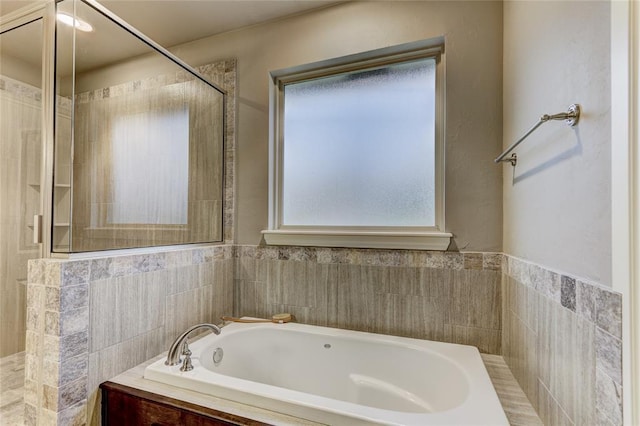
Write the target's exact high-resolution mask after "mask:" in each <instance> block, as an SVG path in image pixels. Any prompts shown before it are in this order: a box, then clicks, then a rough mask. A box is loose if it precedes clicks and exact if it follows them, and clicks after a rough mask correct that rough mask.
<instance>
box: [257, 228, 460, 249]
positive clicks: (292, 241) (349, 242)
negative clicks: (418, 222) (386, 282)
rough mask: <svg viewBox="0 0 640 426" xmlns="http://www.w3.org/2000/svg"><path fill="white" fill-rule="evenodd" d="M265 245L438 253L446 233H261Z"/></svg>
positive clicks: (448, 238)
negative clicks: (429, 251)
mask: <svg viewBox="0 0 640 426" xmlns="http://www.w3.org/2000/svg"><path fill="white" fill-rule="evenodd" d="M262 235H263V236H264V240H265V242H266V243H267V244H268V245H274V246H312V247H350V248H351V247H352V248H387V249H410V250H440V251H444V250H446V249H447V247H449V243H450V242H451V237H452V234H450V233H448V232H379V231H344V232H340V231H292V230H286V231H285V230H266V231H262Z"/></svg>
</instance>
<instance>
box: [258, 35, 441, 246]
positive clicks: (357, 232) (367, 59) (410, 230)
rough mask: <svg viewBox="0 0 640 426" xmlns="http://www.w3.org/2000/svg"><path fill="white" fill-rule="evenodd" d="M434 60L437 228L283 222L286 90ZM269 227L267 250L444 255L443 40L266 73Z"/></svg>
mask: <svg viewBox="0 0 640 426" xmlns="http://www.w3.org/2000/svg"><path fill="white" fill-rule="evenodd" d="M428 58H433V59H435V61H436V77H435V78H436V92H435V98H436V99H435V104H436V105H435V115H436V116H435V157H434V159H435V164H434V166H435V188H434V189H435V191H434V192H435V206H434V210H435V211H434V213H435V225H434V226H293V225H284V224H283V223H282V206H281V202H282V184H283V152H284V149H283V147H284V132H283V131H282V130H283V128H284V125H283V123H284V87H285V85H287V84H291V83H298V82H302V81H308V80H312V79H317V78H322V77H328V76H333V75H339V74H346V73H351V72H357V71H364V70H370V69H375V68H382V67H385V66H388V65H393V64H397V63H403V62H409V61H412V60H420V59H428ZM269 74H270V75H269V77H270V93H269V98H270V105H269V118H270V123H269V126H270V128H269V227H268V229H267V230H264V231H262V235H263V237H264V239H265V242H266V243H267V244H268V245H298V246H319V247H354V248H392V249H426V250H446V249H447V247H448V246H449V244H450V241H451V237H452V234H451V233H448V232H445V187H444V170H445V168H444V161H445V155H444V133H445V132H444V130H445V57H444V38H443V37H437V38H435V39H429V40H422V41H418V42H413V43H407V44H403V45H399V46H393V47H388V48H383V49H377V50H373V51H369V52H364V53H359V54H355V55H349V56H344V57H340V58H336V59H330V60H326V61H320V62H315V63H311V64H307V65H302V66H297V67H292V68H286V69H281V70H277V71H272V72H270V73H269Z"/></svg>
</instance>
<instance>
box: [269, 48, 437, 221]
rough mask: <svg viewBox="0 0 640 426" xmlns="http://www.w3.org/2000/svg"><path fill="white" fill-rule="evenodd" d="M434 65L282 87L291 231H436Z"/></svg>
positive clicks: (285, 216)
mask: <svg viewBox="0 0 640 426" xmlns="http://www.w3.org/2000/svg"><path fill="white" fill-rule="evenodd" d="M435 107H436V60H435V59H434V58H426V59H421V60H416V61H412V62H406V63H399V64H393V65H389V66H385V67H382V68H375V69H368V70H363V71H358V72H351V73H347V74H339V75H333V76H329V77H323V78H317V79H312V80H308V81H302V82H294V83H288V84H286V85H285V86H284V117H283V127H284V129H283V135H284V137H283V145H282V146H283V153H282V156H283V157H282V161H283V167H282V200H281V202H282V204H281V205H282V210H281V214H282V217H281V220H282V224H283V225H285V226H334V227H335V226H375V227H387V226H390V227H397V226H401V227H429V226H435V224H436V223H435V221H436V218H435V211H436V208H435V202H436V199H435Z"/></svg>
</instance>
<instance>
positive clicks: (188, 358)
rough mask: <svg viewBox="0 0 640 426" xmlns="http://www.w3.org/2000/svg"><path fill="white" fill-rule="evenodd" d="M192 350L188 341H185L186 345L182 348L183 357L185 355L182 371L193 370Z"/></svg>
mask: <svg viewBox="0 0 640 426" xmlns="http://www.w3.org/2000/svg"><path fill="white" fill-rule="evenodd" d="M191 353H192V352H191V349H189V344H188V343H187V341H186V340H185V341H184V345H183V346H182V355H184V361H182V366H181V367H180V371H191V370H193V364H192V363H191Z"/></svg>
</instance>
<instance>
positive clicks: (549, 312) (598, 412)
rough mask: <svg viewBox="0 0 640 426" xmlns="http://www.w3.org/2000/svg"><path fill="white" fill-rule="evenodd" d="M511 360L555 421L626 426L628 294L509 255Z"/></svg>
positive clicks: (506, 337) (506, 338) (506, 284)
mask: <svg viewBox="0 0 640 426" xmlns="http://www.w3.org/2000/svg"><path fill="white" fill-rule="evenodd" d="M505 259H506V267H504V268H503V275H502V286H503V295H504V299H503V301H504V303H503V307H502V311H503V319H504V325H503V331H502V350H503V355H504V359H505V361H506V362H507V364H508V365H509V367H510V368H511V371H512V372H513V374H514V376H515V377H516V379H517V380H518V382H519V383H520V385H521V386H522V388H523V390H524V391H525V393H526V394H527V397H528V398H529V400H530V401H531V403H532V405H533V406H534V408H535V409H536V410H537V411H538V413H539V415H540V417H541V419H542V421H543V422H544V423H545V424H549V425H562V424H567V425H595V424H598V425H620V424H622V341H621V335H622V315H621V306H622V298H621V295H620V294H619V293H615V292H612V291H610V290H609V289H607V288H604V287H601V286H599V285H597V284H594V283H590V282H586V281H584V280H580V279H579V278H576V277H571V276H567V275H562V274H560V273H556V272H554V271H550V270H548V269H545V268H543V267H540V266H538V265H535V264H531V263H528V262H525V261H522V260H520V259H517V258H514V257H511V256H505Z"/></svg>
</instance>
